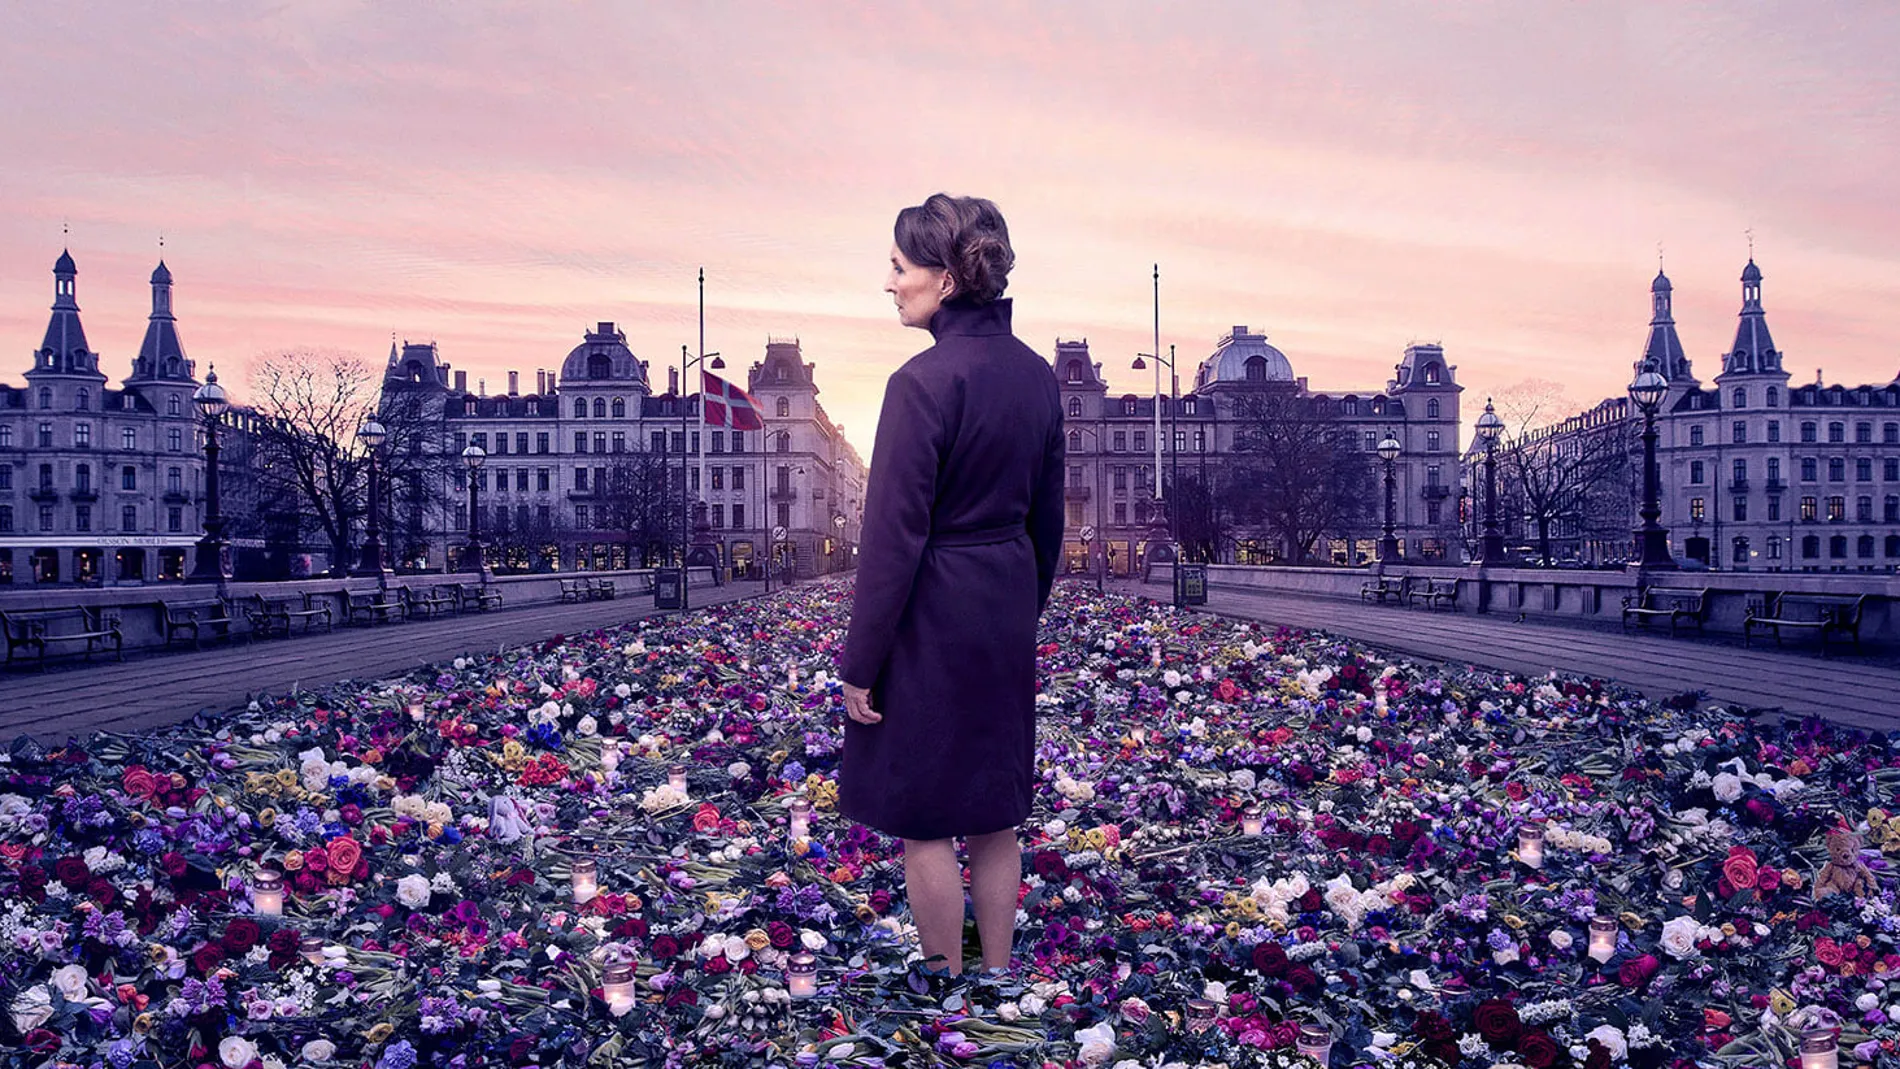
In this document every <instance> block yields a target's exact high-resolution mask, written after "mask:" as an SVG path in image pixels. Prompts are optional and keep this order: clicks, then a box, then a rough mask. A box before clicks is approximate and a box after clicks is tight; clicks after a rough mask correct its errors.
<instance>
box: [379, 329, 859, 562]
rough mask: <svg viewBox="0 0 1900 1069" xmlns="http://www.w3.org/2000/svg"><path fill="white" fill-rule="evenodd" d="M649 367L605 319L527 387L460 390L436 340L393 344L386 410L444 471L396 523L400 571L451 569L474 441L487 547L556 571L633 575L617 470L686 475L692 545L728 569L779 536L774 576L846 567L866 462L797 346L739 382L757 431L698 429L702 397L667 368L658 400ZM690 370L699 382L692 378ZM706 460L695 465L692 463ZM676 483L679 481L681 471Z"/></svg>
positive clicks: (769, 352)
mask: <svg viewBox="0 0 1900 1069" xmlns="http://www.w3.org/2000/svg"><path fill="white" fill-rule="evenodd" d="M650 366H651V363H650V361H648V360H643V359H640V358H638V357H636V356H635V355H634V353H633V350H632V349H631V348H630V347H629V345H628V343H627V335H626V333H625V332H624V331H623V330H621V329H620V328H619V327H618V326H617V325H616V324H614V323H611V322H601V323H598V324H596V326H595V328H594V329H593V330H591V331H588V332H586V334H585V336H584V338H583V340H582V341H581V343H580V344H579V345H577V346H575V347H574V348H573V349H572V350H571V351H570V352H569V353H568V354H567V356H566V357H565V358H564V359H563V360H562V361H561V363H560V367H559V370H558V371H554V370H537V371H536V372H535V384H534V392H532V393H526V394H524V393H522V392H521V390H520V380H519V374H518V372H514V371H511V372H509V373H508V389H507V392H506V393H496V394H489V393H487V391H486V389H485V387H484V386H483V385H482V384H480V383H478V384H477V389H476V391H475V392H470V391H469V389H468V380H467V372H465V371H455V372H453V373H452V375H451V368H450V366H449V365H448V364H447V363H446V362H444V361H443V360H442V357H441V354H440V352H439V351H438V349H437V347H436V345H435V344H434V343H426V344H413V343H405V344H403V345H402V346H401V347H397V346H396V345H394V344H393V343H392V344H391V347H390V355H389V364H388V369H387V371H386V373H385V377H384V383H383V401H382V404H383V407H384V409H385V410H386V411H387V410H391V409H393V408H394V407H396V406H397V405H398V404H399V402H403V401H404V400H405V399H406V400H407V403H409V404H413V405H414V406H415V409H416V410H417V411H418V412H420V413H422V414H423V417H424V418H425V419H431V420H439V421H440V424H441V430H440V433H439V434H438V435H433V436H428V437H433V438H434V439H435V440H436V441H437V442H438V443H439V448H440V449H442V450H443V451H444V452H445V453H446V454H447V456H445V457H444V458H443V459H444V460H446V461H448V463H446V464H442V465H440V468H439V470H441V471H442V472H443V478H444V480H445V482H446V483H448V484H449V485H445V486H444V488H443V498H442V499H443V500H448V501H453V502H455V503H454V504H453V505H452V506H450V507H449V508H448V509H447V510H435V509H429V508H426V507H424V506H422V505H419V504H418V505H415V506H414V508H415V512H414V513H413V514H410V515H402V514H400V513H401V510H403V508H404V506H403V505H402V504H400V503H399V504H398V505H397V506H396V507H397V510H398V512H399V515H398V516H396V517H394V521H393V522H392V524H391V526H392V527H393V528H394V529H395V530H397V531H398V532H401V534H400V536H399V539H392V544H394V545H396V546H397V550H398V553H399V563H401V564H403V565H412V566H425V567H429V566H442V565H443V564H444V563H446V564H447V565H448V566H449V567H451V568H453V567H455V566H456V565H457V563H458V562H459V557H460V554H461V551H462V547H463V545H464V544H465V543H466V541H467V538H468V531H469V526H470V524H469V514H468V506H467V503H466V497H467V489H466V487H467V483H466V482H464V481H463V479H464V476H463V474H462V473H461V470H460V466H459V462H457V461H456V459H455V458H456V457H459V455H460V453H461V452H462V450H463V449H464V448H465V447H466V446H469V445H475V446H479V447H481V448H482V449H483V450H484V451H485V452H486V453H487V454H488V458H487V461H486V462H485V464H484V465H483V467H482V468H481V469H480V470H479V471H477V472H476V473H475V477H476V480H477V483H478V484H479V486H478V488H479V492H480V507H481V509H482V511H483V515H482V517H481V537H482V541H483V543H484V544H494V543H497V542H505V541H507V540H508V538H509V536H510V534H511V533H517V534H518V533H520V532H531V537H532V538H533V539H534V540H535V541H536V542H537V543H539V542H545V543H546V544H547V545H549V546H551V547H555V548H556V552H558V553H559V554H560V566H561V567H563V568H575V569H585V568H624V567H629V566H634V567H637V566H640V565H641V564H642V563H643V562H642V561H641V560H639V559H634V557H635V556H637V555H638V554H639V552H640V550H639V549H638V548H637V547H636V548H635V549H634V551H633V554H630V553H629V538H628V535H627V533H626V532H625V531H624V530H620V529H616V526H617V525H616V524H615V523H613V522H612V521H611V520H610V519H609V515H610V512H611V511H612V510H613V502H612V501H611V500H610V498H612V497H613V496H614V494H615V493H616V490H615V488H614V485H613V483H614V480H615V479H616V478H618V477H619V476H618V475H617V472H620V471H624V470H626V466H628V465H636V464H653V463H658V464H659V465H661V466H663V467H665V468H666V469H667V477H668V478H671V479H672V480H674V485H675V486H677V485H678V480H679V479H680V478H684V479H685V480H686V492H687V500H689V501H698V502H702V503H703V504H704V505H705V509H704V512H703V516H701V517H699V518H700V519H702V520H703V526H701V528H700V530H698V531H697V532H695V534H694V543H695V548H696V550H697V549H698V547H701V546H704V547H707V548H708V549H710V551H711V553H712V554H713V555H714V557H715V559H717V560H718V561H719V562H720V563H721V564H722V565H726V566H729V567H731V568H732V569H733V570H734V572H735V573H736V574H756V572H757V569H759V568H761V567H762V565H763V555H764V554H765V552H766V547H767V545H768V542H772V541H773V540H772V535H773V530H774V528H783V529H784V534H783V537H782V538H779V539H777V540H776V542H775V543H773V544H775V548H776V555H775V556H774V558H773V561H774V563H773V569H774V574H796V575H803V576H809V575H814V574H819V573H823V572H830V571H836V570H840V569H842V568H845V567H848V566H850V564H851V562H852V557H853V555H854V554H855V552H856V547H857V543H858V536H859V531H860V528H861V521H862V515H863V507H864V486H865V477H866V472H865V465H864V462H863V460H862V459H861V458H860V457H859V456H858V453H857V451H856V450H855V449H853V448H852V446H851V444H850V443H849V442H848V441H846V440H845V438H844V435H843V432H842V428H841V427H840V426H838V425H837V424H836V423H834V422H833V421H832V420H831V418H830V417H829V415H827V414H826V412H825V409H824V406H823V405H822V404H820V403H819V401H818V386H817V382H816V375H815V372H816V368H815V365H813V364H809V363H806V362H804V360H803V359H802V351H801V348H800V345H799V342H798V340H797V339H796V338H772V339H769V340H768V341H767V343H766V347H765V356H764V359H763V360H761V361H759V362H757V363H754V364H753V365H752V366H751V368H750V370H749V372H748V373H747V375H746V382H745V388H746V390H747V392H748V393H750V394H751V395H752V397H753V399H754V400H755V401H756V402H757V404H758V406H759V414H760V416H761V417H762V418H763V420H764V424H765V426H764V429H763V430H762V431H741V430H733V429H729V428H720V427H702V426H701V425H700V424H699V422H698V413H699V395H698V393H697V392H696V391H695V392H692V393H684V392H683V391H682V389H681V384H680V381H679V369H678V367H677V366H675V367H672V368H669V369H668V372H667V389H666V392H664V393H656V392H655V391H654V389H653V385H652V383H651V381H650V380H649V369H650ZM695 373H697V372H695ZM702 452H703V456H702ZM682 473H683V474H682Z"/></svg>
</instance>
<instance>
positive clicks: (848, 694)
mask: <svg viewBox="0 0 1900 1069" xmlns="http://www.w3.org/2000/svg"><path fill="white" fill-rule="evenodd" d="M840 685H841V686H842V687H844V711H845V712H846V713H847V714H849V715H850V717H851V719H853V720H856V721H857V722H858V723H860V724H875V723H878V722H879V721H881V720H883V719H884V714H883V713H880V712H878V711H876V710H875V709H872V708H871V692H870V691H869V690H868V689H866V688H864V687H854V686H852V685H851V684H849V683H843V682H841V683H840Z"/></svg>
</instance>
